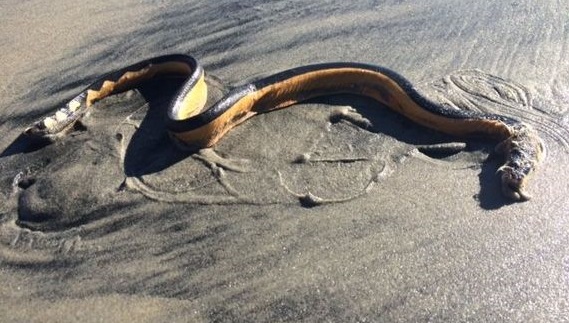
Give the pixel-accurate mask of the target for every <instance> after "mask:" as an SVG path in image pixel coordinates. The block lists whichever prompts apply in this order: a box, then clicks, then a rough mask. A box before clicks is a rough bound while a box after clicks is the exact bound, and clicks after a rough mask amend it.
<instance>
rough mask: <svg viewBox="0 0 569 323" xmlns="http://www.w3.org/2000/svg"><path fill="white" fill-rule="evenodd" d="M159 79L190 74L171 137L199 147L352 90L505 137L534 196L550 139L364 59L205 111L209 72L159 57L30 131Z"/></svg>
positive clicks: (504, 170) (446, 129) (250, 88)
mask: <svg viewBox="0 0 569 323" xmlns="http://www.w3.org/2000/svg"><path fill="white" fill-rule="evenodd" d="M158 76H178V77H184V78H185V82H184V84H183V86H182V87H181V89H180V90H179V91H178V93H177V94H176V96H175V97H174V99H173V101H172V103H171V104H170V106H169V108H168V113H167V127H168V131H169V133H170V135H171V138H172V139H174V140H175V141H177V142H178V143H181V144H182V145H184V146H186V147H189V148H192V149H199V148H205V147H211V146H213V145H215V144H216V143H217V141H218V140H220V139H221V137H223V135H225V134H226V133H227V132H228V131H229V130H231V129H232V128H233V127H235V126H237V125H239V124H240V123H242V122H244V121H245V120H247V119H249V118H251V117H252V116H254V115H256V114H258V113H263V112H268V111H273V110H276V109H281V108H285V107H288V106H290V105H293V104H295V103H297V102H300V101H303V100H307V99H309V98H314V97H318V96H323V95H328V94H334V93H350V94H358V95H363V96H367V97H371V98H373V99H375V100H377V101H378V102H379V103H381V104H383V105H385V106H387V107H389V108H391V109H392V110H394V111H396V112H398V113H401V114H402V115H404V116H406V117H407V118H409V119H411V120H413V121H414V122H416V123H418V124H421V125H423V126H426V127H429V128H432V129H435V130H438V131H440V132H443V133H447V134H451V135H456V136H462V137H469V136H484V137H488V138H491V139H495V140H498V141H500V143H499V145H498V146H497V149H498V151H499V152H501V153H503V154H504V156H505V160H506V162H505V164H504V165H503V166H502V167H500V168H499V171H500V172H501V180H502V192H503V193H504V195H506V196H507V197H510V198H512V199H514V200H527V199H528V198H529V195H528V194H527V193H526V190H525V187H526V183H527V180H528V177H529V176H530V175H531V174H532V173H533V172H534V171H535V169H536V167H537V165H538V164H539V162H540V161H541V159H542V158H543V155H544V146H543V143H542V141H541V139H540V138H539V136H538V135H537V133H536V132H535V131H534V130H533V129H532V128H531V127H530V126H529V125H527V124H525V123H523V122H521V121H518V120H515V119H512V118H509V117H505V116H502V115H497V114H483V113H477V112H471V111H464V110H458V109H450V108H446V107H444V106H442V105H439V104H436V103H434V102H432V101H430V100H429V99H427V98H425V97H424V96H423V95H421V94H420V93H419V92H417V90H416V89H415V88H414V86H413V85H412V84H411V83H410V82H409V81H407V80H406V79H405V78H404V77H402V76H401V75H399V74H397V73H395V72H393V71H391V70H389V69H387V68H384V67H380V66H374V65H367V64H360V63H325V64H316V65H308V66H302V67H297V68H293V69H290V70H287V71H284V72H281V73H278V74H275V75H272V76H269V77H266V78H262V79H260V80H257V81H254V82H252V83H249V84H247V85H244V86H241V87H238V88H236V89H234V90H233V91H231V92H230V93H229V94H227V95H226V96H225V97H223V98H222V99H221V100H220V101H218V102H217V103H215V104H214V105H212V106H210V107H208V108H206V109H205V110H204V105H205V104H206V101H207V86H206V82H205V77H204V70H203V68H202V67H201V65H199V63H198V62H197V61H196V60H195V59H194V58H193V57H191V56H188V55H167V56H160V57H155V58H151V59H148V60H144V61H141V62H138V63H136V64H133V65H131V66H128V67H125V68H122V69H119V70H117V71H114V72H111V73H108V74H106V75H104V76H102V77H100V78H98V79H97V80H96V81H95V82H94V83H92V84H91V85H89V86H88V87H87V88H86V89H85V90H84V91H83V92H81V93H80V94H79V95H77V96H76V97H75V98H73V99H72V100H71V101H69V102H68V103H67V105H66V106H65V107H64V108H62V109H60V110H58V111H57V112H55V114H54V115H51V116H49V117H46V118H44V119H43V120H41V121H38V122H36V123H35V124H33V125H32V126H31V127H29V128H27V129H26V130H25V131H24V134H25V135H27V136H29V137H31V138H36V139H41V140H47V141H54V140H56V139H58V138H60V137H62V136H64V135H65V134H67V133H68V132H69V131H71V130H72V129H73V128H74V125H75V124H76V123H77V122H78V121H79V120H80V119H81V118H82V117H83V116H84V115H85V114H86V113H87V112H88V111H89V108H90V107H91V106H92V105H93V103H94V102H96V101H98V100H101V99H103V98H105V97H107V96H109V95H111V94H114V93H117V92H121V91H125V90H128V89H130V88H133V87H135V86H137V85H138V84H139V83H140V82H141V81H144V80H148V79H151V78H154V77H158Z"/></svg>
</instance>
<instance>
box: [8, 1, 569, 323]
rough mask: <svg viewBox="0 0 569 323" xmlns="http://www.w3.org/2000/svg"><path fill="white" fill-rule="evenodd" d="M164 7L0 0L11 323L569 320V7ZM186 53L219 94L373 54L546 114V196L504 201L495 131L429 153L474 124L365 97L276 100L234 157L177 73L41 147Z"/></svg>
mask: <svg viewBox="0 0 569 323" xmlns="http://www.w3.org/2000/svg"><path fill="white" fill-rule="evenodd" d="M150 3H152V2H149V1H135V0H127V1H115V4H112V3H111V2H110V1H108V2H82V3H81V5H80V6H78V2H75V1H68V0H65V1H46V0H33V1H16V0H7V1H2V3H1V4H0V21H2V23H1V24H0V67H1V69H0V71H1V72H0V75H1V77H0V133H1V134H2V137H1V138H0V152H3V153H2V157H0V172H1V177H0V200H1V204H0V259H1V264H0V281H1V282H2V283H1V284H0V321H2V322H11V321H22V322H63V321H82V322H99V321H102V322H108V321H152V322H155V321H164V322H171V321H181V322H187V321H194V322H224V321H251V322H259V321H267V322H275V321H336V322H346V321H361V322H375V321H449V322H460V321H480V322H503V321H516V322H544V321H551V322H559V321H562V320H566V319H567V318H568V317H569V316H568V315H569V218H568V215H569V202H567V195H568V185H567V181H568V180H569V174H568V173H567V162H568V160H569V154H568V152H569V144H568V142H569V141H568V138H569V126H568V110H567V103H568V101H569V96H568V95H567V93H568V81H567V80H568V74H569V69H568V63H567V61H568V60H567V58H568V54H569V49H568V44H569V43H568V41H569V28H568V25H567V24H568V20H567V13H568V12H569V4H568V3H566V2H564V1H553V0H547V1H540V2H539V3H538V2H536V1H530V0H519V1H476V2H474V1H466V0H463V1H462V0H459V1H448V0H435V1H428V3H429V4H427V1H395V0H393V1H355V2H344V1H337V0H330V1H306V2H304V3H301V2H298V1H290V0H283V1H271V2H266V1H239V2H231V1H226V0H221V1H193V2H189V3H187V4H183V5H182V4H179V3H178V2H175V1H156V2H154V3H159V4H150ZM173 52H181V53H188V54H192V55H194V56H196V57H197V58H198V59H200V60H201V62H202V63H203V64H204V66H205V68H206V70H207V71H208V73H209V79H208V80H209V81H210V83H212V84H213V85H214V86H216V89H217V90H216V91H214V92H215V93H214V96H215V95H216V96H217V97H219V96H221V95H222V93H223V92H224V91H226V90H227V89H228V88H229V87H230V86H234V85H238V84H242V83H245V82H247V81H251V80H253V79H255V78H257V77H260V76H263V75H268V74H271V73H274V72H276V71H279V70H283V69H288V68H291V67H294V66H298V65H303V64H308V63H314V62H325V61H358V62H367V63H372V64H378V65H384V66H387V67H390V68H392V69H394V70H396V71H399V72H400V73H401V74H403V75H405V76H406V77H408V78H409V79H410V80H412V81H413V82H416V84H418V86H419V88H421V90H422V91H423V92H424V93H426V94H427V95H429V96H431V97H433V98H434V99H437V100H440V101H441V102H444V103H446V104H449V105H451V106H456V107H458V108H462V109H477V110H482V111H489V112H497V113H502V114H505V115H510V116H514V117H518V118H520V119H523V120H525V121H527V122H528V123H531V124H532V125H534V126H535V127H536V128H537V129H538V131H539V132H540V134H541V135H542V136H543V138H544V141H545V143H546V145H547V149H548V151H547V159H546V160H545V162H544V164H543V166H542V168H541V169H540V170H539V172H538V173H537V175H536V176H535V178H534V179H533V181H532V182H531V184H530V185H531V186H530V188H529V190H530V192H531V193H533V195H534V198H533V199H532V200H531V201H529V202H526V203H510V202H509V201H507V200H505V199H503V198H502V197H501V195H500V192H499V180H498V178H497V176H495V171H496V169H497V167H499V165H500V158H499V156H494V155H493V154H491V152H492V148H493V143H491V142H486V141H478V140H468V141H466V143H467V149H466V150H465V151H462V152H459V153H456V154H451V155H449V156H431V157H429V156H427V155H424V154H422V153H421V152H419V150H418V149H417V145H421V144H430V143H439V142H451V141H460V140H461V139H457V138H449V137H446V136H442V135H439V134H437V133H435V132H433V131H429V130H426V129H424V128H421V127H418V126H416V125H415V124H413V123H411V122H409V121H407V120H405V119H404V118H402V117H400V116H398V115H395V114H394V113H392V112H390V111H387V110H386V109H384V108H378V107H377V105H376V104H374V103H373V102H371V101H368V100H364V99H361V98H355V97H349V96H335V97H329V98H325V99H321V100H316V101H314V102H311V103H309V104H302V105H298V106H296V107H294V108H291V109H287V110H283V111H279V112H275V113H270V114H266V115H262V116H259V117H256V118H254V119H253V120H250V121H249V122H247V123H246V124H244V125H243V126H241V127H239V128H237V129H235V130H234V131H233V132H231V133H230V134H229V135H228V136H227V137H226V138H224V140H222V142H221V143H220V144H219V145H218V146H217V147H216V149H215V151H216V152H217V154H218V155H219V158H217V157H216V155H214V154H213V153H212V152H211V151H210V152H208V153H204V154H203V155H201V156H188V155H187V154H184V153H181V152H180V151H178V150H177V149H176V148H175V147H174V146H173V145H172V144H171V143H170V141H169V140H168V139H167V137H166V134H165V131H164V128H163V124H162V121H161V120H163V113H164V109H165V105H166V104H167V103H168V95H171V94H172V90H169V89H171V88H172V86H173V85H175V84H168V83H167V82H157V83H158V84H150V85H148V86H145V87H143V88H141V89H138V90H135V91H129V92H126V93H123V94H120V95H116V96H114V97H112V98H109V99H107V100H104V101H102V102H99V103H98V104H97V105H96V106H95V108H94V109H93V113H92V115H91V116H90V117H89V118H88V119H87V120H85V124H86V127H87V129H86V131H83V132H80V133H76V134H74V135H72V136H70V137H68V138H66V139H65V140H64V141H61V142H59V143H57V144H54V145H51V146H48V147H46V148H43V149H41V150H37V151H34V152H27V153H22V152H21V151H18V149H17V148H18V147H17V145H15V144H14V141H15V140H16V138H17V137H18V135H19V134H20V132H21V131H22V130H23V129H24V128H25V127H26V126H27V125H29V124H30V123H31V122H33V121H35V120H37V119H39V118H41V117H42V116H43V115H45V114H47V113H50V112H52V111H54V109H56V108H57V107H58V106H60V104H62V103H63V102H65V101H66V100H68V99H69V98H70V97H71V96H72V95H73V94H75V93H78V92H79V91H81V89H82V88H83V87H84V86H86V85H87V84H88V83H89V82H90V81H92V80H94V78H96V77H97V76H98V75H100V74H101V73H103V72H105V71H109V70H112V69H114V68H119V67H122V66H125V65H128V64H130V63H133V62H136V61H138V60H141V59H144V58H147V57H151V56H156V55H160V54H165V53H173ZM216 84H217V85H216ZM149 108H150V111H149V112H148V113H147V110H148V109H149ZM350 108H353V109H355V111H354V112H350V113H351V114H350V115H351V118H348V119H351V121H350V120H343V121H340V122H334V123H331V122H330V121H329V120H330V115H331V114H332V113H334V111H338V110H342V111H349V109H350ZM367 122H370V123H371V124H372V126H370V127H368V128H367V129H364V128H363V126H365V125H366V123H367ZM117 134H121V136H122V138H123V139H122V140H121V141H119V140H117ZM303 154H308V155H309V156H310V157H311V161H310V162H307V163H294V160H295V159H296V158H298V156H301V155H303ZM216 158H217V160H216ZM223 165H225V166H223ZM228 166H229V167H230V168H232V169H233V170H231V169H226V168H227V167H228ZM224 167H225V168H224ZM219 169H224V171H219ZM127 178H128V180H127V184H128V185H126V187H125V185H123V183H124V182H125V179H127ZM309 193H310V194H311V195H312V196H316V197H318V198H320V199H321V200H322V201H323V202H324V203H323V205H320V206H316V207H308V205H306V203H303V198H302V197H303V196H304V197H305V196H307V195H308V194H309ZM341 201H343V202H341Z"/></svg>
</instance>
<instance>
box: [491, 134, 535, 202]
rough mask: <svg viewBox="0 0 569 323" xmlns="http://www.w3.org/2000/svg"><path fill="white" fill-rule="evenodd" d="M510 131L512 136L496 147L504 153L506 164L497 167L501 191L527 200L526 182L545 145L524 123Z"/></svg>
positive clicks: (529, 196)
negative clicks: (500, 180)
mask: <svg viewBox="0 0 569 323" xmlns="http://www.w3.org/2000/svg"><path fill="white" fill-rule="evenodd" d="M512 132H513V134H512V136H510V137H509V138H508V139H506V140H504V141H503V142H501V143H500V144H499V145H498V147H497V150H498V151H500V152H502V153H503V154H505V155H506V164H505V165H503V166H502V167H500V168H499V169H498V172H501V174H502V176H501V179H502V193H503V194H504V195H505V196H506V197H508V198H510V199H512V200H515V201H527V200H529V199H530V198H531V195H529V194H528V193H527V192H526V190H525V188H526V184H527V181H528V179H529V177H530V176H531V175H532V174H533V173H534V172H535V170H536V168H537V165H538V164H539V163H540V162H541V161H542V160H543V158H544V155H545V147H544V145H543V142H542V141H541V139H540V138H539V137H538V136H537V134H536V133H535V131H534V130H533V129H531V128H530V127H529V126H528V125H526V124H524V123H520V124H519V125H517V126H516V127H515V128H513V129H512Z"/></svg>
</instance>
